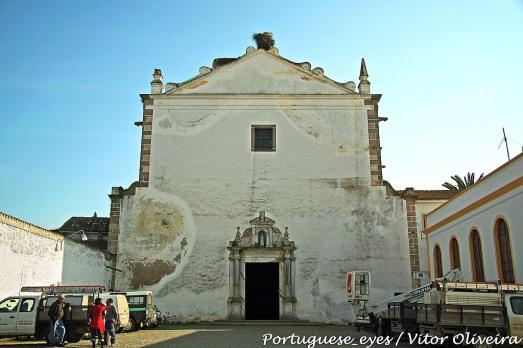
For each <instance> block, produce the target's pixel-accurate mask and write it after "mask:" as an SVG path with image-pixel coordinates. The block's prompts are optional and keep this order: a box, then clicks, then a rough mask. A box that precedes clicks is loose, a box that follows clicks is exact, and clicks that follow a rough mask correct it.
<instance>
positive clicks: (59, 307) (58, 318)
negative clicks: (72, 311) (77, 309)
mask: <svg viewBox="0 0 523 348" xmlns="http://www.w3.org/2000/svg"><path fill="white" fill-rule="evenodd" d="M64 313H65V304H64V295H62V294H58V298H57V300H56V301H54V302H53V304H52V305H51V308H49V312H48V313H47V314H48V315H49V318H50V319H51V325H50V328H49V335H48V342H49V345H50V346H51V347H53V346H58V347H64V346H65V345H64V337H65V326H64ZM56 331H58V339H56Z"/></svg>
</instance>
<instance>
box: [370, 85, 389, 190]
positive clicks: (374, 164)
mask: <svg viewBox="0 0 523 348" xmlns="http://www.w3.org/2000/svg"><path fill="white" fill-rule="evenodd" d="M380 99H381V94H372V95H371V96H370V99H365V105H371V106H372V108H371V109H369V110H367V124H368V134H369V157H370V177H371V185H372V186H382V185H383V171H382V169H383V168H384V167H385V166H383V165H382V163H381V144H380V127H379V123H380V121H386V120H387V118H385V117H379V114H378V102H379V101H380Z"/></svg>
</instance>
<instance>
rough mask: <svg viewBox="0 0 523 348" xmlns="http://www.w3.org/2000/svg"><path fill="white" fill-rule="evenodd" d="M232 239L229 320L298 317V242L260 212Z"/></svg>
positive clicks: (230, 244) (238, 230) (228, 302)
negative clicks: (296, 255)
mask: <svg viewBox="0 0 523 348" xmlns="http://www.w3.org/2000/svg"><path fill="white" fill-rule="evenodd" d="M249 224H250V227H248V228H246V229H245V230H244V231H243V233H241V232H240V227H238V228H237V231H236V237H235V239H234V240H232V241H230V242H229V246H228V247H227V250H229V298H228V299H227V305H228V316H227V317H228V319H229V320H244V319H247V320H278V319H296V302H297V300H296V296H295V281H294V279H295V274H296V262H295V260H296V259H295V256H294V252H295V250H296V246H295V245H294V242H293V241H290V240H289V232H288V229H287V227H285V232H284V233H283V235H282V233H281V231H280V230H279V229H278V228H276V227H275V226H274V220H272V219H269V218H268V217H266V216H265V212H264V211H261V212H260V215H259V216H258V217H257V218H255V219H252V220H251V221H249Z"/></svg>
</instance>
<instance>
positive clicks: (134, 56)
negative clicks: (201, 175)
mask: <svg viewBox="0 0 523 348" xmlns="http://www.w3.org/2000/svg"><path fill="white" fill-rule="evenodd" d="M479 4H480V3H478V2H477V1H459V2H458V1H432V2H426V1H423V2H421V1H398V2H392V1H321V2H312V1H311V2H307V1H249V2H247V1H221V2H218V1H183V2H182V1H159V0H157V1H154V2H144V1H36V0H33V1H24V0H19V1H1V2H0V38H1V42H2V44H3V48H2V54H0V74H1V79H0V102H1V105H2V107H1V109H0V120H1V121H2V122H1V126H0V147H1V149H2V161H1V162H0V211H4V212H6V213H8V214H11V215H14V216H16V217H19V218H21V219H24V220H27V221H29V222H32V223H35V224H38V225H41V226H44V227H48V228H55V227H58V226H60V225H61V224H62V223H63V222H64V221H65V220H67V219H68V218H69V217H70V216H89V215H91V214H92V213H93V212H94V211H97V212H98V214H99V215H103V216H107V215H108V208H109V199H108V197H107V194H108V193H109V192H110V189H111V187H112V186H124V187H126V186H128V185H129V184H131V183H132V182H133V181H135V180H136V179H137V176H138V155H139V147H140V144H139V139H140V129H139V128H137V127H135V126H134V125H133V122H135V121H138V120H140V119H141V103H140V99H139V96H138V94H139V93H147V92H148V91H149V90H150V86H149V82H150V81H151V79H152V77H151V73H152V71H153V69H154V68H161V69H162V71H163V75H164V80H165V81H166V82H169V81H171V82H180V81H183V80H186V79H188V78H190V77H192V76H193V75H195V74H197V72H198V68H199V67H200V66H203V65H207V66H210V65H211V63H212V60H213V59H214V58H216V57H237V56H240V55H242V54H243V53H244V52H245V48H246V47H247V46H250V45H253V42H252V40H251V38H250V37H251V35H252V33H254V32H260V31H272V32H273V33H274V37H275V39H276V46H277V47H278V48H279V50H280V54H281V55H283V56H284V57H286V58H288V59H291V60H294V61H309V62H311V63H312V66H313V67H315V66H321V67H322V68H323V69H324V70H325V74H326V75H327V76H329V77H331V78H333V79H335V80H337V81H342V82H345V81H348V80H353V81H356V82H357V78H358V73H359V61H360V59H361V57H365V59H366V62H367V68H368V70H369V75H370V77H369V80H370V81H371V83H372V86H371V91H372V92H373V93H382V94H383V98H382V101H381V103H380V113H381V115H382V116H386V117H388V118H389V121H388V122H385V123H381V141H382V144H381V145H382V147H383V152H382V157H383V163H384V164H385V165H386V168H385V170H384V176H385V179H386V180H389V181H390V182H391V183H392V184H393V186H394V187H396V188H397V189H402V188H405V187H406V186H413V187H415V188H417V189H439V188H440V187H441V183H443V182H444V181H446V180H448V178H449V176H450V175H453V174H461V175H464V174H466V172H467V171H474V172H477V173H481V172H485V173H488V172H490V171H492V170H493V169H494V168H496V167H498V166H499V165H501V164H502V163H504V162H505V161H506V159H507V158H506V153H505V150H504V148H500V149H498V145H499V142H500V140H501V136H502V133H501V128H502V127H505V129H506V131H507V135H508V137H509V146H510V151H511V155H512V156H515V155H516V154H518V153H520V152H521V148H522V146H523V125H522V122H521V120H522V119H523V117H522V116H523V111H522V110H521V100H522V97H521V83H522V81H523V64H522V62H523V42H522V38H523V2H522V1H508V0H507V1H499V2H481V6H479Z"/></svg>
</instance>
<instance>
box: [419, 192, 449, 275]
mask: <svg viewBox="0 0 523 348" xmlns="http://www.w3.org/2000/svg"><path fill="white" fill-rule="evenodd" d="M445 202H446V201H438V200H430V201H421V200H419V201H418V200H417V201H416V203H415V205H416V221H419V222H418V223H419V224H420V225H419V226H417V230H418V251H419V261H420V271H422V272H427V277H425V278H424V279H422V282H421V284H422V285H423V284H428V283H429V282H430V277H429V276H428V275H429V273H430V272H429V265H428V260H427V243H426V240H425V238H426V236H425V234H424V233H423V232H422V231H423V230H424V226H423V216H424V215H426V214H428V213H430V212H431V211H433V210H434V209H436V208H437V207H439V206H440V205H442V204H443V203H445Z"/></svg>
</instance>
